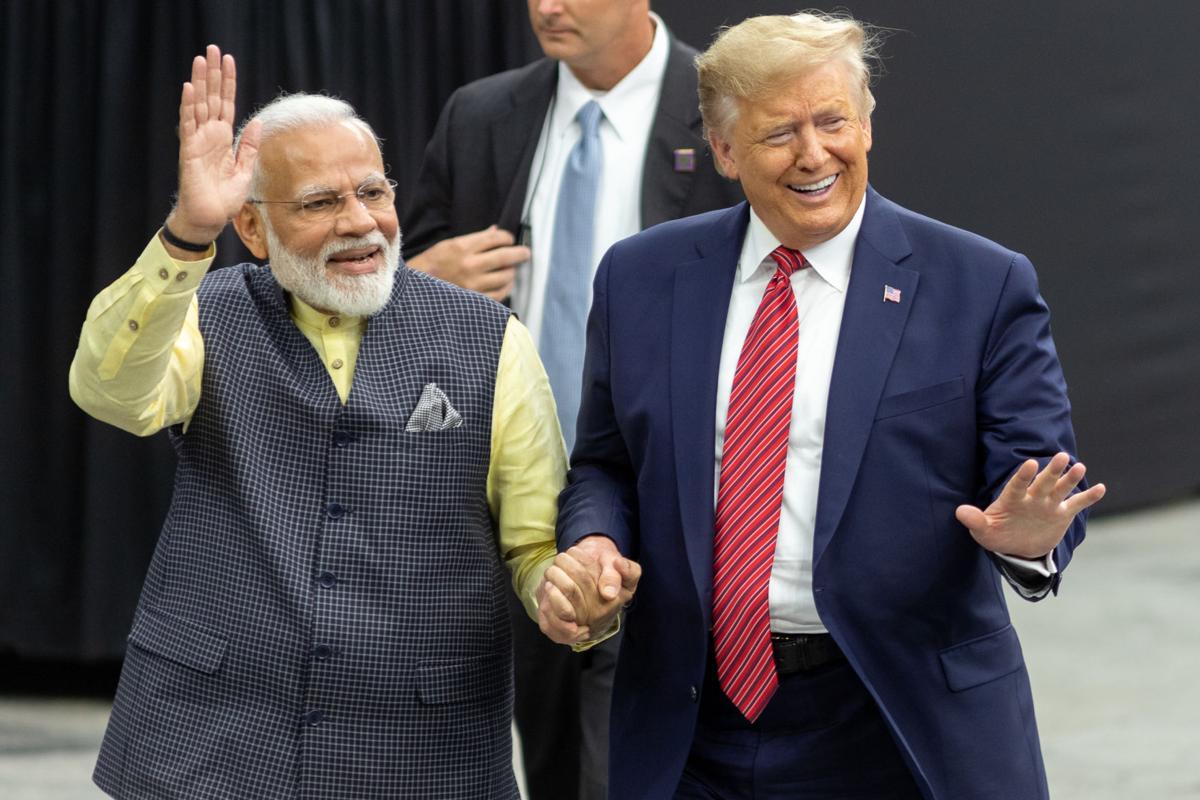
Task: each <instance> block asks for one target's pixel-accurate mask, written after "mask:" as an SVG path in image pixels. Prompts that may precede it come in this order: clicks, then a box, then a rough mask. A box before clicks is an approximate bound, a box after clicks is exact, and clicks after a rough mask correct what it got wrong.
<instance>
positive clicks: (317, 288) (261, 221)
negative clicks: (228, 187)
mask: <svg viewBox="0 0 1200 800" xmlns="http://www.w3.org/2000/svg"><path fill="white" fill-rule="evenodd" d="M258 157H259V159H260V168H261V172H262V175H263V180H262V186H261V187H260V197H259V198H258V199H263V200H271V201H279V200H295V199H297V198H299V197H301V196H303V195H305V194H306V193H309V192H313V191H330V192H333V193H334V194H337V195H344V194H347V193H350V196H348V197H345V198H344V199H343V200H342V202H341V206H340V208H339V210H338V211H337V213H336V215H334V216H333V217H332V218H329V219H318V220H313V219H311V218H307V217H306V216H305V215H304V214H303V213H301V212H300V209H299V208H298V207H297V206H296V205H295V204H292V203H278V202H272V203H267V204H263V205H253V204H247V205H245V206H243V208H242V211H241V212H239V215H238V218H237V220H236V224H237V228H238V233H239V235H241V237H242V240H243V241H244V242H245V243H246V246H247V247H248V248H249V249H250V251H251V252H253V253H254V255H255V256H257V257H258V258H266V259H269V260H270V261H271V268H272V271H273V272H274V274H275V277H276V280H278V281H279V283H280V285H282V286H283V287H284V288H285V289H287V290H288V291H290V292H293V293H294V294H296V295H298V296H299V297H300V298H301V299H302V300H304V301H305V302H307V303H308V304H309V305H312V306H315V307H316V308H319V309H321V310H324V311H331V312H337V313H341V314H370V313H373V311H375V310H378V308H379V307H382V305H383V303H385V302H386V301H387V299H388V295H389V293H390V289H391V282H392V279H393V274H394V272H395V270H396V266H397V263H398V260H399V255H398V250H399V229H400V225H399V221H398V219H397V216H396V209H395V206H394V205H388V206H386V207H384V208H378V209H374V210H371V209H368V208H367V207H366V206H364V205H363V204H362V203H361V202H359V201H358V200H357V198H355V197H354V196H353V194H352V193H353V192H355V191H356V190H357V189H358V188H359V187H360V186H362V185H363V184H364V183H367V182H368V181H372V180H382V179H383V177H384V166H383V157H382V155H381V154H380V152H379V147H378V146H377V145H376V144H375V140H374V138H373V137H372V136H371V134H370V133H369V132H368V131H367V130H366V129H365V128H364V127H363V126H362V125H360V124H358V123H356V122H353V121H344V122H337V123H332V124H315V125H307V126H304V127H300V128H296V129H294V130H289V131H284V132H282V133H278V134H276V135H274V136H271V137H269V138H268V139H266V140H265V141H264V142H263V143H262V147H261V150H260V151H259V156H258ZM259 215H261V216H259Z"/></svg>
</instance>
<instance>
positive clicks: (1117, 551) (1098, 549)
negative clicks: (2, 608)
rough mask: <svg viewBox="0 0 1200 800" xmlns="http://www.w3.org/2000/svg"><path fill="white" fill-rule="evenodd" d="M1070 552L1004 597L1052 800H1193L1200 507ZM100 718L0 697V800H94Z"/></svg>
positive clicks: (1199, 685) (50, 702) (1161, 513)
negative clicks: (1045, 581) (1053, 569)
mask: <svg viewBox="0 0 1200 800" xmlns="http://www.w3.org/2000/svg"><path fill="white" fill-rule="evenodd" d="M1078 556H1079V557H1078V559H1077V560H1076V561H1075V562H1074V563H1073V564H1072V565H1071V568H1070V569H1069V570H1068V571H1067V574H1066V575H1065V577H1064V580H1063V587H1062V592H1061V593H1060V595H1059V596H1058V597H1057V598H1052V599H1049V600H1047V601H1045V602H1042V603H1038V604H1030V603H1025V602H1022V601H1019V600H1017V599H1016V598H1015V597H1014V598H1013V599H1012V600H1011V601H1010V606H1012V609H1013V616H1014V618H1015V624H1016V626H1017V629H1018V631H1019V632H1020V634H1021V640H1022V642H1023V645H1024V648H1025V657H1026V660H1027V662H1028V664H1029V669H1030V673H1031V675H1032V679H1033V688H1034V695H1035V699H1036V703H1037V710H1038V721H1039V726H1040V729H1041V736H1042V747H1043V750H1044V751H1045V756H1046V765H1047V769H1048V771H1049V774H1050V789H1051V794H1052V796H1053V797H1054V798H1055V800H1182V799H1183V798H1200V759H1197V757H1196V756H1195V755H1194V753H1195V750H1196V747H1197V744H1200V719H1198V718H1200V502H1191V503H1185V504H1180V505H1175V506H1171V507H1168V508H1163V509H1158V510H1153V511H1147V512H1142V513H1138V514H1129V515H1122V516H1119V517H1111V518H1102V519H1100V520H1099V521H1097V522H1094V523H1093V524H1092V525H1091V532H1090V533H1089V536H1088V541H1087V542H1086V543H1085V544H1084V546H1083V548H1082V549H1081V550H1080V551H1079V553H1078ZM107 716H108V707H107V706H106V705H105V704H104V703H100V702H94V701H80V700H68V699H36V700H30V699H21V698H6V697H0V798H2V799H3V800H97V798H101V797H103V795H102V794H101V793H100V791H99V790H98V789H96V788H95V787H94V786H92V785H91V782H90V777H89V776H90V774H91V769H92V764H93V762H94V761H95V755H96V749H97V747H98V745H99V742H100V737H101V735H102V734H103V730H104V723H105V721H106V719H107ZM980 724H981V725H985V724H986V721H985V720H981V721H980ZM1014 800H1019V798H1014Z"/></svg>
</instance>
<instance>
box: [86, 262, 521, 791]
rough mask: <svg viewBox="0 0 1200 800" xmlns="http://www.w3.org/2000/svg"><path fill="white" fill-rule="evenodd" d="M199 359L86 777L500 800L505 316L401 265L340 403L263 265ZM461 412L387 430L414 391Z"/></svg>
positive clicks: (507, 784)
mask: <svg viewBox="0 0 1200 800" xmlns="http://www.w3.org/2000/svg"><path fill="white" fill-rule="evenodd" d="M199 303H200V327H201V331H202V333H203V337H204V349H205V354H204V373H203V384H202V390H201V398H200V403H199V406H198V407H197V409H196V412H195V414H194V415H193V417H192V420H191V423H190V425H189V427H188V428H187V430H186V432H184V431H182V430H180V429H175V430H173V431H172V440H173V442H174V444H175V446H176V450H177V453H178V456H179V466H178V471H177V474H176V480H175V491H174V496H173V498H172V502H171V507H170V512H169V514H168V517H167V520H166V523H165V525H164V527H163V531H162V534H161V536H160V539H159V542H158V547H157V549H156V551H155V554H154V558H153V561H152V564H151V566H150V570H149V573H148V575H147V578H146V584H145V587H144V589H143V592H142V597H141V600H140V602H139V605H138V609H137V614H136V618H135V621H134V625H133V631H132V633H131V634H130V637H129V642H130V647H129V648H128V653H127V656H126V661H125V667H124V670H123V672H122V676H121V683H120V688H119V689H118V693H117V699H116V703H115V706H114V709H113V714H112V719H111V721H110V723H109V729H108V732H107V734H106V736H105V741H104V745H103V747H102V750H101V754H100V760H99V763H98V764H97V767H96V775H95V777H96V782H97V783H98V784H99V785H100V786H101V787H102V788H103V789H105V790H106V791H108V792H110V793H111V794H113V795H114V796H117V797H122V798H126V797H127V798H143V797H144V798H156V800H157V799H158V798H167V797H179V798H188V799H189V800H195V799H196V798H234V797H237V798H255V800H265V799H266V798H294V797H299V798H421V800H428V798H462V799H463V800H479V798H489V797H495V798H505V799H506V800H507V799H508V798H515V797H516V796H517V790H516V784H515V782H514V779H513V774H512V763H511V759H512V755H511V743H510V733H509V720H510V717H511V705H512V685H511V660H512V656H511V634H510V630H509V623H508V617H507V605H506V602H507V601H506V595H505V593H506V592H508V591H511V589H510V584H509V579H508V577H507V574H506V572H505V571H504V569H503V567H502V565H501V563H500V560H499V558H498V555H497V546H496V536H495V531H494V526H493V523H492V521H491V517H490V514H489V512H488V507H487V502H486V496H485V484H486V479H487V472H488V463H489V457H490V446H491V417H492V400H493V391H494V387H495V378H496V366H497V362H498V358H499V354H500V346H501V343H502V341H503V337H504V329H505V325H506V323H507V319H508V310H507V309H505V308H503V307H502V306H500V305H498V304H496V303H493V302H491V301H490V300H487V299H486V298H484V297H482V296H481V295H477V294H474V293H472V292H467V291H464V290H461V289H458V288H456V287H453V286H450V285H448V284H445V283H442V282H440V281H437V280H434V279H432V278H429V277H427V276H425V275H423V274H421V273H418V272H413V271H410V270H407V269H401V270H400V271H399V272H398V274H397V279H396V286H395V289H394V291H393V294H392V297H391V299H390V301H389V303H388V305H387V306H386V307H385V308H384V309H383V310H382V311H381V312H380V313H379V314H378V315H376V316H375V317H373V318H371V320H370V322H369V323H368V325H367V329H366V332H365V335H364V336H363V339H362V343H361V346H360V349H359V354H358V363H357V367H356V370H355V375H354V383H353V387H352V390H351V393H350V397H349V401H348V403H347V404H346V405H345V406H343V405H342V403H341V402H340V401H339V399H338V395H337V391H336V389H335V388H334V385H333V383H332V382H331V380H330V378H329V376H328V374H327V372H326V369H325V366H324V365H323V364H322V362H321V360H320V358H319V357H318V356H317V354H316V353H315V352H314V350H313V349H312V347H311V345H310V344H309V342H308V340H307V339H305V337H304V335H303V334H302V333H301V332H300V331H299V330H298V329H297V328H296V326H295V324H294V323H293V322H292V320H291V318H290V315H289V311H288V305H287V302H286V299H285V297H284V295H283V293H282V292H281V291H280V289H279V286H278V284H276V283H275V280H274V279H273V277H272V276H271V274H270V271H269V270H268V269H266V268H263V267H258V266H253V265H241V266H239V267H233V268H228V269H222V270H217V271H215V272H213V273H212V274H210V275H209V276H207V277H206V278H205V280H204V281H203V283H202V284H201V287H200V291H199ZM430 383H433V384H436V385H437V386H438V387H439V388H440V389H441V390H442V391H443V392H444V393H445V395H446V396H447V398H448V399H449V401H450V402H451V404H453V406H454V407H455V408H456V409H457V410H458V411H459V412H460V413H461V415H462V420H463V422H462V425H461V426H459V427H456V428H453V429H450V430H445V431H437V432H423V433H407V432H405V425H406V423H407V421H408V418H409V416H410V415H411V413H412V411H413V408H414V406H415V405H416V403H417V400H418V398H419V397H420V395H421V392H422V389H423V387H425V386H426V385H427V384H430Z"/></svg>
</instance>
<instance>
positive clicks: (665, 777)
mask: <svg viewBox="0 0 1200 800" xmlns="http://www.w3.org/2000/svg"><path fill="white" fill-rule="evenodd" d="M873 54H874V42H873V40H872V36H871V35H870V34H869V32H867V31H865V30H864V27H863V26H862V25H861V24H859V23H857V22H855V21H853V20H850V19H846V18H838V17H829V16H824V15H814V14H797V15H795V16H791V17H787V16H778V17H758V18H753V19H750V20H747V21H745V22H743V23H741V24H740V25H738V26H735V27H734V28H731V29H730V30H728V31H726V32H724V33H723V34H722V35H721V36H720V37H719V38H718V39H717V41H716V42H714V44H713V45H712V47H711V48H710V49H709V50H708V51H707V52H706V53H705V54H704V55H702V56H701V57H700V59H699V60H698V62H697V63H698V68H699V82H700V103H701V110H702V113H703V116H704V123H705V128H706V130H707V134H708V137H709V142H710V144H711V145H712V149H713V151H714V155H715V157H716V160H717V163H718V166H719V167H720V169H721V170H722V171H723V172H724V174H725V175H726V176H728V177H730V178H734V179H737V180H738V181H740V183H741V186H742V189H743V190H744V191H745V194H746V197H747V198H748V203H743V204H741V205H738V206H735V207H733V208H730V209H726V210H723V211H715V212H710V213H707V214H702V215H699V216H695V217H690V218H687V219H683V220H679V221H676V222H669V223H666V224H663V225H660V226H657V227H655V228H652V229H650V230H647V231H645V232H643V233H641V234H639V235H637V236H634V237H632V238H629V239H626V240H624V241H622V242H619V243H618V244H617V245H615V246H614V247H613V248H612V249H611V250H610V251H609V252H608V254H607V255H606V256H605V258H604V260H603V262H602V263H601V265H600V268H599V270H598V272H597V275H596V279H595V284H594V301H593V306H592V310H591V315H590V319H589V323H588V342H587V355H586V359H585V374H584V386H583V400H582V404H581V408H580V413H579V420H578V433H577V440H576V445H575V448H574V453H573V458H572V469H571V473H570V478H569V485H568V487H567V489H566V490H565V491H564V493H563V495H562V496H561V497H560V500H559V503H560V515H559V523H558V537H559V549H560V551H563V552H560V554H559V556H558V559H557V562H556V566H554V567H551V569H550V570H549V571H548V572H547V580H548V581H549V582H551V583H552V584H553V585H554V587H555V588H554V591H547V592H546V593H545V595H544V600H543V603H542V607H541V611H542V625H543V628H544V629H545V630H547V631H548V632H549V633H550V634H551V635H552V636H553V637H554V638H557V639H558V640H560V641H573V642H581V641H584V640H588V639H590V638H592V637H593V636H596V635H598V634H599V633H601V632H602V631H606V630H608V629H609V627H610V623H612V622H613V621H614V619H615V615H616V614H617V612H618V609H619V605H620V604H621V602H622V601H624V600H627V599H628V597H629V592H630V591H631V590H632V589H633V588H634V587H635V585H636V590H637V594H636V597H635V598H634V600H633V602H632V604H631V605H630V607H629V608H628V609H627V610H626V611H625V614H624V619H623V621H622V625H623V627H624V631H625V633H624V637H625V638H624V642H623V645H622V649H621V653H620V657H619V661H618V666H617V675H616V680H615V685H614V691H613V705H612V719H611V769H610V789H611V792H612V796H613V797H619V798H622V800H635V799H637V798H701V797H703V798H765V797H770V798H775V797H780V798H782V797H786V798H828V799H829V800H832V799H834V798H836V799H837V800H849V799H850V798H863V799H864V800H865V799H866V798H870V799H871V800H881V798H918V797H924V798H937V800H966V799H967V798H995V799H996V800H1000V799H1001V798H1003V799H1004V800H1031V799H1033V798H1045V797H1047V796H1048V791H1047V786H1046V779H1045V770H1044V767H1043V763H1042V758H1041V755H1040V747H1039V743H1038V736H1037V728H1036V723H1035V721H1034V715H1033V707H1032V700H1031V693H1030V687H1029V678H1028V674H1027V672H1026V669H1025V665H1024V661H1023V658H1022V655H1021V649H1020V645H1019V643H1018V641H1017V636H1016V634H1015V632H1014V631H1013V628H1012V626H1011V623H1010V621H1009V616H1008V611H1007V608H1006V605H1005V600H1004V596H1003V594H1004V593H1003V591H1002V589H1003V582H1002V580H1001V578H1004V579H1006V580H1007V581H1008V582H1009V583H1010V584H1012V585H1013V587H1014V588H1015V589H1016V590H1017V591H1018V592H1019V593H1020V594H1021V595H1022V596H1024V597H1026V598H1028V599H1032V600H1036V599H1040V598H1042V597H1045V596H1046V595H1047V594H1049V593H1051V592H1056V591H1057V590H1058V587H1059V582H1060V579H1061V574H1062V571H1063V569H1064V568H1065V567H1066V566H1067V564H1068V562H1069V561H1070V559H1071V555H1072V552H1073V550H1074V548H1075V547H1076V546H1077V545H1078V544H1079V543H1080V541H1081V540H1082V539H1083V535H1084V518H1083V515H1082V514H1081V512H1082V511H1083V510H1084V509H1085V508H1087V507H1088V506H1090V505H1091V504H1093V503H1095V502H1096V501H1097V500H1099V499H1100V498H1101V497H1102V496H1103V494H1104V487H1103V485H1096V486H1094V487H1092V488H1090V489H1088V488H1085V484H1084V483H1083V473H1084V467H1083V465H1082V464H1081V463H1077V462H1075V461H1074V459H1073V457H1072V456H1071V455H1070V454H1071V453H1073V452H1074V449H1075V442H1074V435H1073V432H1072V429H1071V423H1070V408H1069V404H1068V401H1067V396H1066V386H1065V382H1064V379H1063V374H1062V370H1061V368H1060V366H1059V362H1058V358H1057V355H1056V353H1055V349H1054V344H1053V342H1052V340H1051V337H1050V330H1049V312H1048V309H1047V307H1046V305H1045V303H1044V301H1043V300H1042V298H1041V297H1040V296H1039V294H1038V289H1037V282H1036V276H1035V274H1034V271H1033V268H1032V266H1031V264H1030V263H1029V261H1028V260H1027V259H1026V258H1025V257H1024V256H1022V255H1020V254H1017V253H1014V252H1012V251H1010V250H1006V249H1005V248H1003V247H1000V246H999V245H996V244H994V243H992V242H989V241H986V240H984V239H982V238H980V237H978V236H975V235H972V234H970V233H966V232H964V231H961V230H957V229H954V228H951V227H949V226H947V225H945V224H942V223H939V222H936V221H934V220H931V219H928V218H925V217H922V216H920V215H918V214H915V213H913V212H911V211H908V210H906V209H904V208H901V207H899V206H897V205H896V204H894V203H892V202H890V201H888V200H887V199H885V198H884V197H882V196H881V195H879V194H878V193H876V192H875V191H874V190H873V189H872V188H871V187H870V186H869V185H868V182H867V154H868V152H869V150H870V148H871V141H872V133H871V120H870V113H871V110H872V108H873V107H874V99H873V98H872V96H871V93H870V90H869V88H868V84H869V79H870V74H869V69H868V66H867V64H868V60H869V59H870V58H872V57H873ZM633 562H636V565H640V568H641V571H642V572H641V581H640V584H638V583H637V580H636V574H635V573H636V566H635V564H634V563H633ZM619 582H623V583H624V586H623V587H622V588H623V591H622V592H620V593H618V592H617V591H616V589H617V588H618V586H617V584H618V583H619ZM610 584H611V585H610ZM597 585H603V586H604V587H605V588H604V592H603V594H601V593H599V592H597V591H596V586H597Z"/></svg>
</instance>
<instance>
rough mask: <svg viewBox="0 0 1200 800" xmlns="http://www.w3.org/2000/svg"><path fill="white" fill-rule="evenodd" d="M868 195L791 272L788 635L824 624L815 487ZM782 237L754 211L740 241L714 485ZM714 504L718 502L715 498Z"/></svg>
mask: <svg viewBox="0 0 1200 800" xmlns="http://www.w3.org/2000/svg"><path fill="white" fill-rule="evenodd" d="M865 208H866V203H865V200H864V202H863V204H861V205H859V208H858V211H857V212H856V213H855V214H854V217H853V218H852V219H851V220H850V224H849V225H847V226H846V227H845V229H844V230H842V232H841V233H839V234H838V235H837V236H835V237H833V238H832V239H830V240H829V241H827V242H823V243H822V244H819V245H817V246H816V247H813V248H811V249H809V250H805V251H804V257H805V258H806V259H808V262H809V264H811V265H812V266H811V267H806V268H805V269H802V270H799V271H798V272H796V273H794V274H793V275H792V278H791V285H792V293H793V294H794V295H795V297H796V310H797V312H798V316H799V320H800V336H799V340H798V342H797V345H796V346H797V353H796V356H797V357H796V390H795V394H794V396H793V398H792V421H791V427H790V430H789V433H788V450H787V460H786V462H785V465H786V466H785V467H784V475H783V512H782V514H781V515H780V518H779V537H778V539H777V540H776V543H775V562H774V565H773V566H772V568H771V587H770V609H771V629H772V630H774V631H780V632H786V633H821V632H823V631H824V630H825V627H824V626H823V625H822V624H821V620H820V618H819V617H818V616H817V608H816V604H815V603H814V601H813V595H812V554H813V527H814V525H815V523H816V518H817V487H818V485H819V484H820V481H821V452H822V448H823V447H824V446H825V406H826V404H827V402H828V400H829V380H830V376H831V375H832V374H833V357H834V354H835V353H836V351H837V342H838V331H839V330H840V329H841V325H842V309H843V308H844V307H845V304H846V287H847V286H848V285H849V283H850V264H851V262H852V261H853V260H854V242H855V239H856V238H857V237H858V229H859V228H860V227H861V226H862V218H863V210H864V209H865ZM778 246H779V239H777V238H775V235H774V234H772V233H771V232H770V231H769V230H767V226H766V225H765V224H763V221H762V220H761V219H759V217H758V215H757V214H756V213H754V210H753V209H751V211H750V227H749V228H748V230H747V231H746V239H745V241H744V242H742V254H741V256H740V257H739V258H738V266H737V275H736V276H735V278H734V281H733V294H732V296H731V297H730V299H729V315H728V316H727V317H726V318H725V338H724V340H723V342H722V344H721V370H720V373H719V374H718V376H717V419H716V425H717V428H716V433H717V436H716V454H715V455H716V484H715V485H716V486H717V487H718V488H719V487H720V481H721V453H722V451H723V449H724V444H725V417H726V414H727V412H728V411H729V394H730V392H731V391H732V389H733V373H734V370H735V369H736V368H737V361H738V357H739V356H740V355H741V352H742V344H743V343H744V342H745V341H746V334H747V332H749V330H750V323H751V322H753V320H754V313H755V312H756V311H757V310H758V305H759V303H760V302H762V297H763V293H764V292H765V291H766V289H767V283H768V281H770V279H771V275H773V274H774V273H775V261H774V259H772V258H771V251H772V250H774V249H775V248H776V247H778ZM713 502H714V503H715V502H716V498H715V497H714V500H713Z"/></svg>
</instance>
